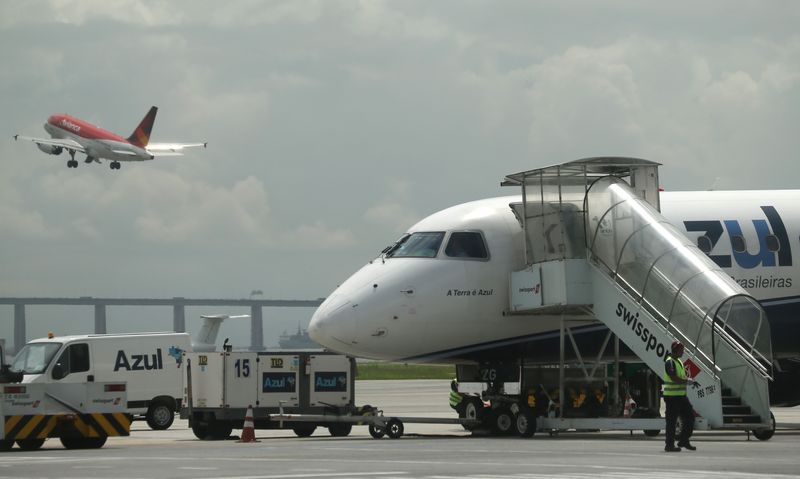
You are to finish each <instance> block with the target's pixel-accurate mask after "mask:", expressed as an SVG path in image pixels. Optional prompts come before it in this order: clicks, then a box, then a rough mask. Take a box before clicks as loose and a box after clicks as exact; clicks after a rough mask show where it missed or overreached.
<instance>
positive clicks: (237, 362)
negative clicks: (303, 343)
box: [181, 350, 356, 439]
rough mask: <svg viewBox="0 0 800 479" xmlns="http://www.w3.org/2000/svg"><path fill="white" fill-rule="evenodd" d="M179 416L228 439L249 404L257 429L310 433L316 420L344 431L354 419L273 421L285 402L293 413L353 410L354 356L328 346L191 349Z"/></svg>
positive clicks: (205, 433) (200, 432) (199, 431)
mask: <svg viewBox="0 0 800 479" xmlns="http://www.w3.org/2000/svg"><path fill="white" fill-rule="evenodd" d="M184 357H185V361H184V363H185V365H184V371H185V375H186V376H185V378H184V384H185V386H186V387H185V396H184V403H183V408H182V409H181V417H182V418H184V419H189V426H190V427H191V428H192V431H193V432H194V434H195V436H197V437H198V438H199V439H224V438H227V437H228V436H229V435H230V433H231V431H232V430H233V429H234V428H241V427H242V425H243V422H244V418H245V413H246V412H247V408H248V407H249V406H252V407H253V412H254V418H255V421H254V423H255V428H256V429H276V428H280V427H286V428H291V429H294V432H295V433H296V434H297V435H298V436H308V435H311V434H312V433H313V432H314V430H315V428H316V427H317V426H321V427H327V428H328V430H329V431H330V433H331V435H334V436H346V435H348V434H349V433H350V429H351V428H352V424H348V423H342V422H338V421H336V417H334V420H333V421H327V420H324V419H321V420H319V421H316V422H314V423H312V422H302V423H295V422H292V421H287V422H286V423H285V424H279V423H278V422H270V421H269V420H268V419H267V417H268V415H269V414H274V413H277V412H279V411H280V410H281V409H282V408H283V409H284V410H285V411H286V412H289V413H292V414H330V415H332V416H337V415H343V414H348V413H353V412H354V411H355V410H356V408H355V406H354V396H355V360H354V359H353V358H351V357H348V356H343V355H340V354H335V353H330V352H327V351H321V350H313V351H261V352H244V351H234V352H229V351H222V352H200V353H197V352H195V353H187V354H185V355H184Z"/></svg>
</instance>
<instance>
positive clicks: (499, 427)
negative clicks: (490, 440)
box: [492, 406, 516, 436]
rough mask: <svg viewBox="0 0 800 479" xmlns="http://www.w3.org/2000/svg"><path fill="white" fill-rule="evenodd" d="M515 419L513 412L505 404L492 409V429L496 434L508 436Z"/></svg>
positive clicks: (511, 431)
mask: <svg viewBox="0 0 800 479" xmlns="http://www.w3.org/2000/svg"><path fill="white" fill-rule="evenodd" d="M515 423H516V419H515V418H514V413H512V412H511V409H509V408H508V407H506V406H501V407H499V408H497V409H495V410H493V411H492V431H494V433H495V434H497V435H498V436H508V435H509V434H511V433H513V432H514V430H513V428H514V424H515Z"/></svg>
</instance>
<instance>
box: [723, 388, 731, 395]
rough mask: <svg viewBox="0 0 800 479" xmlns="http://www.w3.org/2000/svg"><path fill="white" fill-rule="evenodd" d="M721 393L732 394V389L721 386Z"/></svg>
mask: <svg viewBox="0 0 800 479" xmlns="http://www.w3.org/2000/svg"><path fill="white" fill-rule="evenodd" d="M722 395H723V396H733V391H731V388H722Z"/></svg>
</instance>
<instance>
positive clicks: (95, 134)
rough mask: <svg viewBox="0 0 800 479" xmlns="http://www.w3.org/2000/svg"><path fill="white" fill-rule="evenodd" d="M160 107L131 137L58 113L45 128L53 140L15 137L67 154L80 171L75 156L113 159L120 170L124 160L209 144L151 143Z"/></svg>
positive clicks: (88, 159)
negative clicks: (79, 154)
mask: <svg viewBox="0 0 800 479" xmlns="http://www.w3.org/2000/svg"><path fill="white" fill-rule="evenodd" d="M157 112H158V108H157V107H155V106H153V107H151V108H150V110H149V111H148V112H147V114H146V115H145V117H144V118H143V119H142V121H141V122H140V123H139V125H138V126H137V127H136V129H135V130H133V133H131V135H130V136H129V137H128V138H123V137H121V136H119V135H117V134H115V133H112V132H110V131H107V130H104V129H102V128H99V127H97V126H94V125H92V124H90V123H88V122H86V121H83V120H81V119H79V118H75V117H73V116H70V115H67V114H64V113H58V114H55V115H52V116H50V118H48V119H47V123H45V124H44V129H45V131H46V132H47V133H49V134H50V137H51V138H33V137H28V136H23V135H14V139H15V140H28V141H32V142H34V143H36V146H38V147H39V149H40V150H42V151H43V152H45V153H47V154H50V155H60V154H61V153H63V152H64V150H66V151H67V153H68V154H69V157H70V159H69V160H67V167H68V168H77V167H78V160H76V159H75V153H83V154H85V155H86V159H85V160H84V162H85V163H92V162H96V163H100V160H101V159H104V160H110V161H111V163H110V166H111V169H112V170H118V169H120V166H121V165H120V162H121V161H146V160H152V159H154V158H155V157H156V156H159V157H161V156H178V155H182V154H183V153H182V150H183V149H184V148H192V147H203V148H205V147H206V146H207V145H208V143H207V142H199V143H150V132H151V131H152V129H153V123H154V122H155V120H156V113H157Z"/></svg>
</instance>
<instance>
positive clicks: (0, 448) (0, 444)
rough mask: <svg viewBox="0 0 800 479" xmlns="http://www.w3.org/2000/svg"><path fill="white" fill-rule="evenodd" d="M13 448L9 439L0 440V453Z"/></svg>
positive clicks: (12, 443) (12, 442)
mask: <svg viewBox="0 0 800 479" xmlns="http://www.w3.org/2000/svg"><path fill="white" fill-rule="evenodd" d="M12 447H14V441H13V440H11V439H0V452H6V451H10V450H11V448H12Z"/></svg>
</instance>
